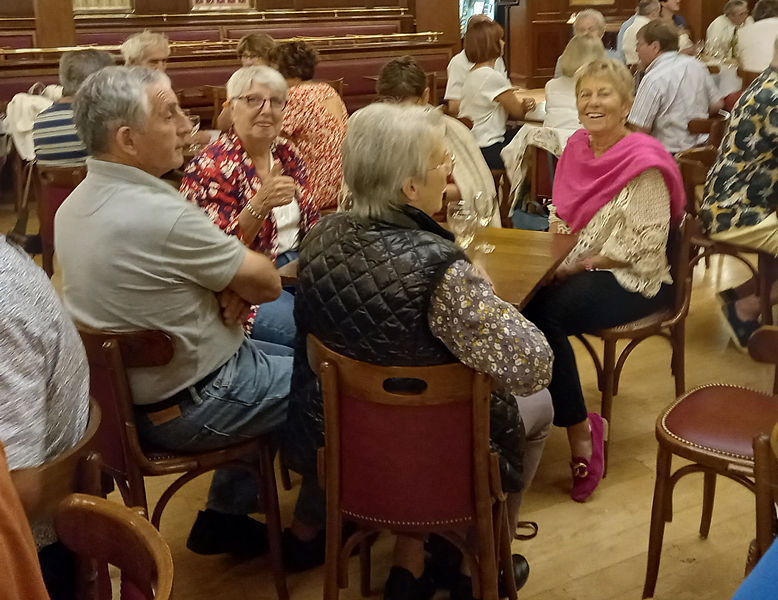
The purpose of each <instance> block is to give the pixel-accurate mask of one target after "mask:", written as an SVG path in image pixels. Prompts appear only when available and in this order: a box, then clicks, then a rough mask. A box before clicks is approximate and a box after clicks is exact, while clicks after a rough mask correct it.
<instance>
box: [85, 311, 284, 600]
mask: <svg viewBox="0 0 778 600" xmlns="http://www.w3.org/2000/svg"><path fill="white" fill-rule="evenodd" d="M76 326H77V328H78V332H79V334H80V335H81V340H82V341H83V343H84V348H85V349H86V354H87V358H88V360H89V370H90V386H91V392H92V395H93V396H94V397H95V398H96V399H97V401H98V402H99V403H100V407H101V408H102V413H103V424H102V426H101V428H100V435H99V444H98V447H99V449H100V452H101V454H102V457H103V469H104V471H106V472H107V473H108V474H110V475H111V477H113V479H114V480H115V481H116V485H117V487H118V488H119V491H120V492H121V495H122V499H123V500H124V503H125V504H126V505H127V506H131V507H135V506H137V507H140V508H141V509H142V510H143V511H144V513H145V514H146V515H148V513H149V511H148V502H147V500H146V487H145V484H144V482H143V478H144V476H148V477H152V476H158V475H171V474H180V476H179V477H178V478H177V479H175V480H174V481H173V483H171V484H170V485H169V486H167V488H166V489H165V491H164V492H163V493H162V495H161V496H160V498H159V501H158V502H157V505H156V507H155V508H154V512H153V513H152V516H151V523H152V525H154V527H157V528H159V523H160V520H161V518H162V511H163V510H164V508H165V506H167V503H168V501H169V500H170V498H171V497H172V496H173V494H174V493H175V492H176V491H178V490H179V489H180V488H181V487H182V486H183V485H184V484H186V483H188V482H189V481H191V480H192V479H194V478H195V477H198V476H199V475H202V474H204V473H207V472H209V471H212V470H214V469H218V468H223V467H228V466H236V467H240V468H250V469H251V470H252V472H254V473H256V475H257V477H258V481H259V489H260V494H261V500H262V504H263V506H264V512H265V515H266V518H267V529H268V538H269V542H270V566H271V570H272V572H273V578H274V580H275V586H276V592H277V594H278V597H279V600H287V599H288V598H289V592H288V591H287V587H286V575H285V573H284V568H283V558H282V553H281V517H280V513H279V509H278V491H277V488H276V480H275V471H274V469H273V452H272V450H271V447H270V443H269V441H268V440H267V439H265V438H264V437H258V438H256V439H253V440H249V441H245V442H240V443H237V444H234V445H232V446H228V447H226V448H222V449H220V450H211V451H208V452H197V453H189V452H187V453H183V452H181V453H179V452H173V451H170V450H163V449H158V448H150V447H148V446H145V445H144V444H143V443H142V442H141V440H140V438H139V437H138V430H137V426H136V424H135V413H134V411H133V402H132V391H131V390H130V386H129V381H128V378H127V369H133V368H139V367H157V366H163V365H166V364H167V363H169V362H170V360H171V359H172V357H173V342H172V340H171V338H170V336H168V335H167V334H166V333H164V332H162V331H135V332H127V333H117V332H110V331H100V330H96V329H92V328H90V327H86V326H85V325H82V324H76Z"/></svg>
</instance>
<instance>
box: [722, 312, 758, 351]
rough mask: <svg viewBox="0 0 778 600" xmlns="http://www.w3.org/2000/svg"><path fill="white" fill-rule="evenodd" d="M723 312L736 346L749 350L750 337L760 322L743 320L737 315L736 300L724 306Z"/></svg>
mask: <svg viewBox="0 0 778 600" xmlns="http://www.w3.org/2000/svg"><path fill="white" fill-rule="evenodd" d="M721 312H722V313H723V314H724V323H725V324H726V325H727V330H728V331H729V336H730V338H732V342H733V343H734V344H735V347H736V348H737V349H738V350H741V351H743V352H745V351H747V349H748V339H749V338H750V337H751V334H752V333H754V332H755V331H756V330H757V329H759V322H758V321H742V320H741V319H740V317H738V316H737V311H736V310H735V303H734V302H731V303H729V304H725V305H724V306H722V307H721Z"/></svg>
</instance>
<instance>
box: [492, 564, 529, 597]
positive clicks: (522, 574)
mask: <svg viewBox="0 0 778 600" xmlns="http://www.w3.org/2000/svg"><path fill="white" fill-rule="evenodd" d="M511 561H512V562H513V580H514V581H515V582H516V590H520V589H521V588H523V587H524V584H525V583H527V579H529V563H528V562H527V559H526V558H524V557H523V556H522V555H521V554H513V555H512V556H511ZM503 587H504V586H503V584H502V572H501V573H500V588H499V592H500V598H504V597H505V596H507V590H504V589H503Z"/></svg>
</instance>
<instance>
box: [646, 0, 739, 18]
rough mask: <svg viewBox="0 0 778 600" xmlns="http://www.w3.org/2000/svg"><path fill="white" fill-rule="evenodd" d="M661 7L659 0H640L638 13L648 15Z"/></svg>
mask: <svg viewBox="0 0 778 600" xmlns="http://www.w3.org/2000/svg"><path fill="white" fill-rule="evenodd" d="M735 1H736V2H744V1H745V0H735ZM657 8H659V0H640V2H639V3H638V14H639V15H640V16H642V17H647V16H648V15H650V14H651V13H652V12H654V11H655V10H656V9H657Z"/></svg>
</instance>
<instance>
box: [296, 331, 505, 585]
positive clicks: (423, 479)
mask: <svg viewBox="0 0 778 600" xmlns="http://www.w3.org/2000/svg"><path fill="white" fill-rule="evenodd" d="M308 362H309V364H310V365H311V368H312V369H313V371H314V372H315V373H317V374H318V375H319V378H320V381H321V390H322V399H323V402H324V426H325V446H324V448H322V449H320V450H319V466H320V480H321V484H322V486H323V487H324V489H325V490H326V494H327V542H326V544H327V546H326V564H325V582H324V597H325V598H326V599H327V600H335V599H336V598H337V597H338V595H339V589H340V588H342V587H346V586H347V585H348V581H347V561H348V557H349V555H350V553H351V551H352V550H353V549H354V548H355V546H356V545H357V544H360V543H362V542H365V541H366V539H367V538H368V537H369V536H371V534H374V533H375V532H376V531H381V530H390V531H392V532H395V533H405V534H422V533H438V534H440V535H442V536H444V537H445V538H446V539H447V540H449V541H450V542H451V543H453V544H454V545H455V546H457V547H458V548H459V550H461V551H462V553H463V555H464V556H465V559H466V560H467V561H468V564H469V566H470V572H471V574H472V581H473V590H474V594H475V596H476V597H478V598H483V599H484V600H495V599H496V598H497V579H498V570H497V569H498V563H499V566H500V567H502V569H503V572H504V573H505V574H506V581H505V582H504V583H506V585H507V591H508V596H509V597H510V598H515V597H516V592H515V582H514V580H513V568H512V563H511V554H510V537H509V534H508V521H507V512H506V508H505V494H504V493H503V491H502V485H501V481H500V469H499V459H498V457H497V455H496V454H495V453H493V452H490V447H489V402H490V392H491V385H490V382H489V378H488V376H486V375H484V374H482V373H476V372H475V371H473V370H471V369H468V368H467V367H465V366H464V365H462V364H459V363H455V364H446V365H437V366H428V367H385V366H376V365H372V364H368V363H364V362H360V361H357V360H353V359H350V358H347V357H345V356H343V355H341V354H338V353H336V352H334V351H332V350H330V349H328V348H327V347H325V346H324V345H323V344H322V343H321V342H320V341H319V340H318V339H316V338H315V337H314V336H308ZM344 519H346V520H349V521H352V522H354V523H356V524H357V526H358V531H357V532H356V533H355V534H353V535H352V536H350V537H349V538H348V539H347V540H346V541H345V542H342V541H341V537H340V532H341V525H342V521H343V520H344ZM469 527H475V528H476V530H477V534H478V535H477V537H478V545H477V547H472V546H471V545H470V544H468V542H467V540H466V539H465V537H464V536H463V535H462V534H463V533H464V532H465V531H466V530H467V528H469ZM362 548H363V551H362V558H363V563H362V566H363V571H362V594H363V595H367V594H368V593H369V591H370V589H369V588H370V585H369V550H368V549H367V545H366V544H365V545H363V546H362ZM508 580H509V581H508Z"/></svg>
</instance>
